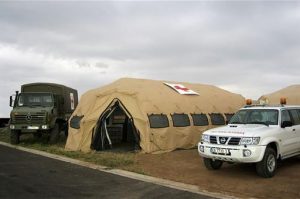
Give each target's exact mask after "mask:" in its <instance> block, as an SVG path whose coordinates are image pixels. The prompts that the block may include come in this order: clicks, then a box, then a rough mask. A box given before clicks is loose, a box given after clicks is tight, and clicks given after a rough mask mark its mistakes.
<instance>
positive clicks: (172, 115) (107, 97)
mask: <svg viewBox="0 0 300 199" xmlns="http://www.w3.org/2000/svg"><path fill="white" fill-rule="evenodd" d="M167 83H169V84H166V82H164V81H155V80H145V79H132V78H122V79H119V80H117V81H115V82H113V83H111V84H109V85H106V86H103V87H101V88H97V89H93V90H90V91H88V92H86V93H84V94H83V95H82V97H81V99H80V102H79V104H78V106H77V108H76V110H75V111H74V113H73V115H72V116H71V119H70V121H69V135H68V139H67V143H66V146H65V148H66V149H67V150H72V151H84V152H89V151H90V150H105V149H111V148H117V147H125V146H126V147H128V149H130V148H131V149H138V148H139V149H141V151H142V152H145V153H161V152H167V151H172V150H175V149H188V148H192V147H195V146H196V145H197V143H198V142H199V140H200V138H201V134H202V132H203V131H205V130H207V129H209V128H212V127H215V126H217V125H224V124H225V123H226V121H227V120H229V119H230V117H231V116H232V115H233V113H235V112H236V111H237V110H238V109H239V108H241V107H242V106H243V105H244V103H245V100H244V98H243V97H242V96H241V95H239V94H234V93H231V92H229V91H226V90H223V89H221V88H218V87H216V86H212V85H205V84H190V83H177V82H170V81H167ZM171 84H172V85H171ZM172 86H173V87H172ZM180 91H182V92H183V93H181V92H180ZM180 93H181V94H180Z"/></svg>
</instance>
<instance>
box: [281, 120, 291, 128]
mask: <svg viewBox="0 0 300 199" xmlns="http://www.w3.org/2000/svg"><path fill="white" fill-rule="evenodd" d="M290 126H293V123H292V122H291V121H283V122H282V124H281V128H285V127H290Z"/></svg>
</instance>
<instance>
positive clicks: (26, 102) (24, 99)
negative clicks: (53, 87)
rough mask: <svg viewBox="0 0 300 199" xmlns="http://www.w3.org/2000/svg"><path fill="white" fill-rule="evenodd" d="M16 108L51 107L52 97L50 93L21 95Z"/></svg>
mask: <svg viewBox="0 0 300 199" xmlns="http://www.w3.org/2000/svg"><path fill="white" fill-rule="evenodd" d="M17 106H19V107H22V106H53V96H52V94H50V93H21V94H20V95H19V97H18V103H17Z"/></svg>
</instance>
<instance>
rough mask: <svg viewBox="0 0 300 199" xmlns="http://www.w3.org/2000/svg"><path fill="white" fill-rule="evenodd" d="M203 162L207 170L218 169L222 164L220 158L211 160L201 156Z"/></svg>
mask: <svg viewBox="0 0 300 199" xmlns="http://www.w3.org/2000/svg"><path fill="white" fill-rule="evenodd" d="M203 162H204V165H205V167H206V168H207V169H208V170H218V169H220V168H221V167H222V164H223V161H221V160H213V159H210V158H203Z"/></svg>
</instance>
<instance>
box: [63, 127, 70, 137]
mask: <svg viewBox="0 0 300 199" xmlns="http://www.w3.org/2000/svg"><path fill="white" fill-rule="evenodd" d="M64 133H65V136H66V138H67V137H68V135H69V127H68V126H66V128H65V129H64Z"/></svg>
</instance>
